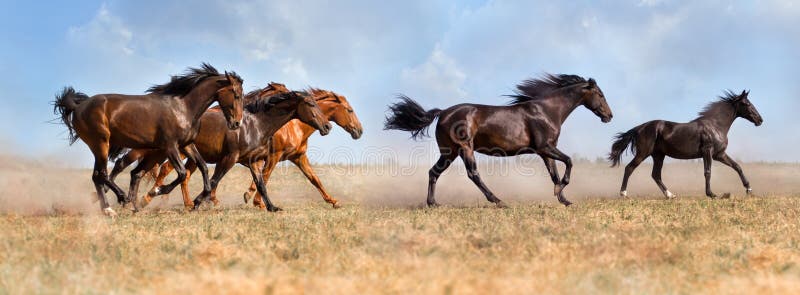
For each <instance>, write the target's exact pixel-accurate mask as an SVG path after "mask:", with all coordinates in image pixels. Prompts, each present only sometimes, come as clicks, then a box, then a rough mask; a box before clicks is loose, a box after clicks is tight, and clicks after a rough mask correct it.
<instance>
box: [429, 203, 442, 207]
mask: <svg viewBox="0 0 800 295" xmlns="http://www.w3.org/2000/svg"><path fill="white" fill-rule="evenodd" d="M441 206H442V205H439V203H436V202H428V208H438V207H441Z"/></svg>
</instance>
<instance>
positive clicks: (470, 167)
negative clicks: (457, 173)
mask: <svg viewBox="0 0 800 295" xmlns="http://www.w3.org/2000/svg"><path fill="white" fill-rule="evenodd" d="M461 159H462V160H463V161H464V166H466V167H467V177H469V179H470V180H472V183H474V184H475V185H476V186H478V189H480V190H481V192H482V193H483V195H484V196H486V200H488V201H489V202H492V203H495V204H497V207H500V208H505V207H507V206H506V204H505V203H503V201H501V200H500V199H498V198H497V197H496V196H495V195H494V193H492V191H490V190H489V188H488V187H486V184H484V183H483V180H481V176H480V175H479V174H478V165H477V164H476V163H475V154H474V152H473V151H472V149H468V148H462V149H461Z"/></svg>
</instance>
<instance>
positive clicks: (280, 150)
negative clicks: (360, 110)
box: [243, 88, 363, 208]
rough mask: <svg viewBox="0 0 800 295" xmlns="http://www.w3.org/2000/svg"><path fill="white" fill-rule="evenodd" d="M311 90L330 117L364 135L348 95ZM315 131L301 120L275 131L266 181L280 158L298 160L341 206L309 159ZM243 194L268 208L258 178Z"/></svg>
mask: <svg viewBox="0 0 800 295" xmlns="http://www.w3.org/2000/svg"><path fill="white" fill-rule="evenodd" d="M309 91H310V92H311V93H312V94H313V95H314V98H315V99H316V100H317V103H318V104H319V108H320V109H321V110H322V113H323V114H324V115H325V116H326V117H327V118H328V120H331V121H333V122H335V123H336V125H339V126H341V127H342V128H344V130H346V131H347V132H348V133H350V137H352V138H353V139H359V138H360V137H361V134H362V133H363V129H362V127H361V122H359V120H358V117H356V114H355V112H354V111H353V107H352V106H350V103H349V102H348V101H347V98H345V97H344V96H342V95H339V94H336V93H334V92H333V91H327V90H322V89H316V88H311V89H310V90H309ZM314 131H315V129H314V128H313V127H312V126H309V125H308V124H305V123H303V122H302V121H300V120H291V121H289V123H286V125H283V127H281V129H278V131H276V132H275V135H274V136H272V152H271V153H270V155H269V157H267V159H266V161H267V162H266V165H265V168H264V182H267V181H268V180H269V176H270V174H272V171H273V170H274V169H275V166H277V165H278V163H279V162H280V161H285V160H289V161H291V162H292V163H294V164H295V165H296V166H297V168H300V171H302V172H303V175H305V176H306V178H308V180H309V181H311V184H313V185H314V186H315V187H316V188H317V190H318V191H319V193H320V194H321V195H322V199H323V200H325V202H328V203H329V204H331V205H332V206H333V207H334V208H338V207H339V203H338V201H337V200H336V199H334V198H333V197H331V195H329V194H328V192H326V191H325V188H323V187H322V182H321V181H320V180H319V178H318V177H317V175H316V174H315V173H314V170H313V169H312V168H311V164H309V162H308V157H307V156H306V151H307V150H308V138H309V137H311V135H312V134H314ZM243 197H244V202H245V203H247V202H248V200H249V199H250V198H253V205H254V206H258V207H260V208H264V204H263V203H262V202H261V198H260V197H258V192H257V187H256V184H255V182H253V183H251V184H250V188H249V189H248V191H246V192H245V193H244V196H243Z"/></svg>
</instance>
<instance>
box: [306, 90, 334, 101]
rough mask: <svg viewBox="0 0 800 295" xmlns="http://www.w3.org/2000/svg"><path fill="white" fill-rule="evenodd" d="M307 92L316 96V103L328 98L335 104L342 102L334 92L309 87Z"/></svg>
mask: <svg viewBox="0 0 800 295" xmlns="http://www.w3.org/2000/svg"><path fill="white" fill-rule="evenodd" d="M306 92H308V93H311V95H313V96H314V100H316V101H322V100H325V99H328V98H332V99H333V101H335V102H341V100H340V99H339V95H337V94H336V93H335V92H333V91H328V90H325V89H320V88H316V87H308V89H306Z"/></svg>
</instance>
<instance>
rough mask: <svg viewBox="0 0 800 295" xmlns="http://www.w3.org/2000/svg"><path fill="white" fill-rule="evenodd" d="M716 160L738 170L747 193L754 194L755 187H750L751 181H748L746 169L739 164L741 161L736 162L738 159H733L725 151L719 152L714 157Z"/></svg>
mask: <svg viewBox="0 0 800 295" xmlns="http://www.w3.org/2000/svg"><path fill="white" fill-rule="evenodd" d="M714 160H717V161H719V162H720V163H722V164H725V165H727V166H728V167H731V168H733V170H736V173H739V178H741V179H742V185H743V186H744V188H745V192H746V193H747V195H748V196H750V195H752V194H753V189H752V188H750V181H748V180H747V177H746V176H744V171H742V167H741V166H739V163H736V161H734V160H733V159H731V157H729V156H728V154H727V153H725V152H722V153H719V154H717V156H715V157H714Z"/></svg>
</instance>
